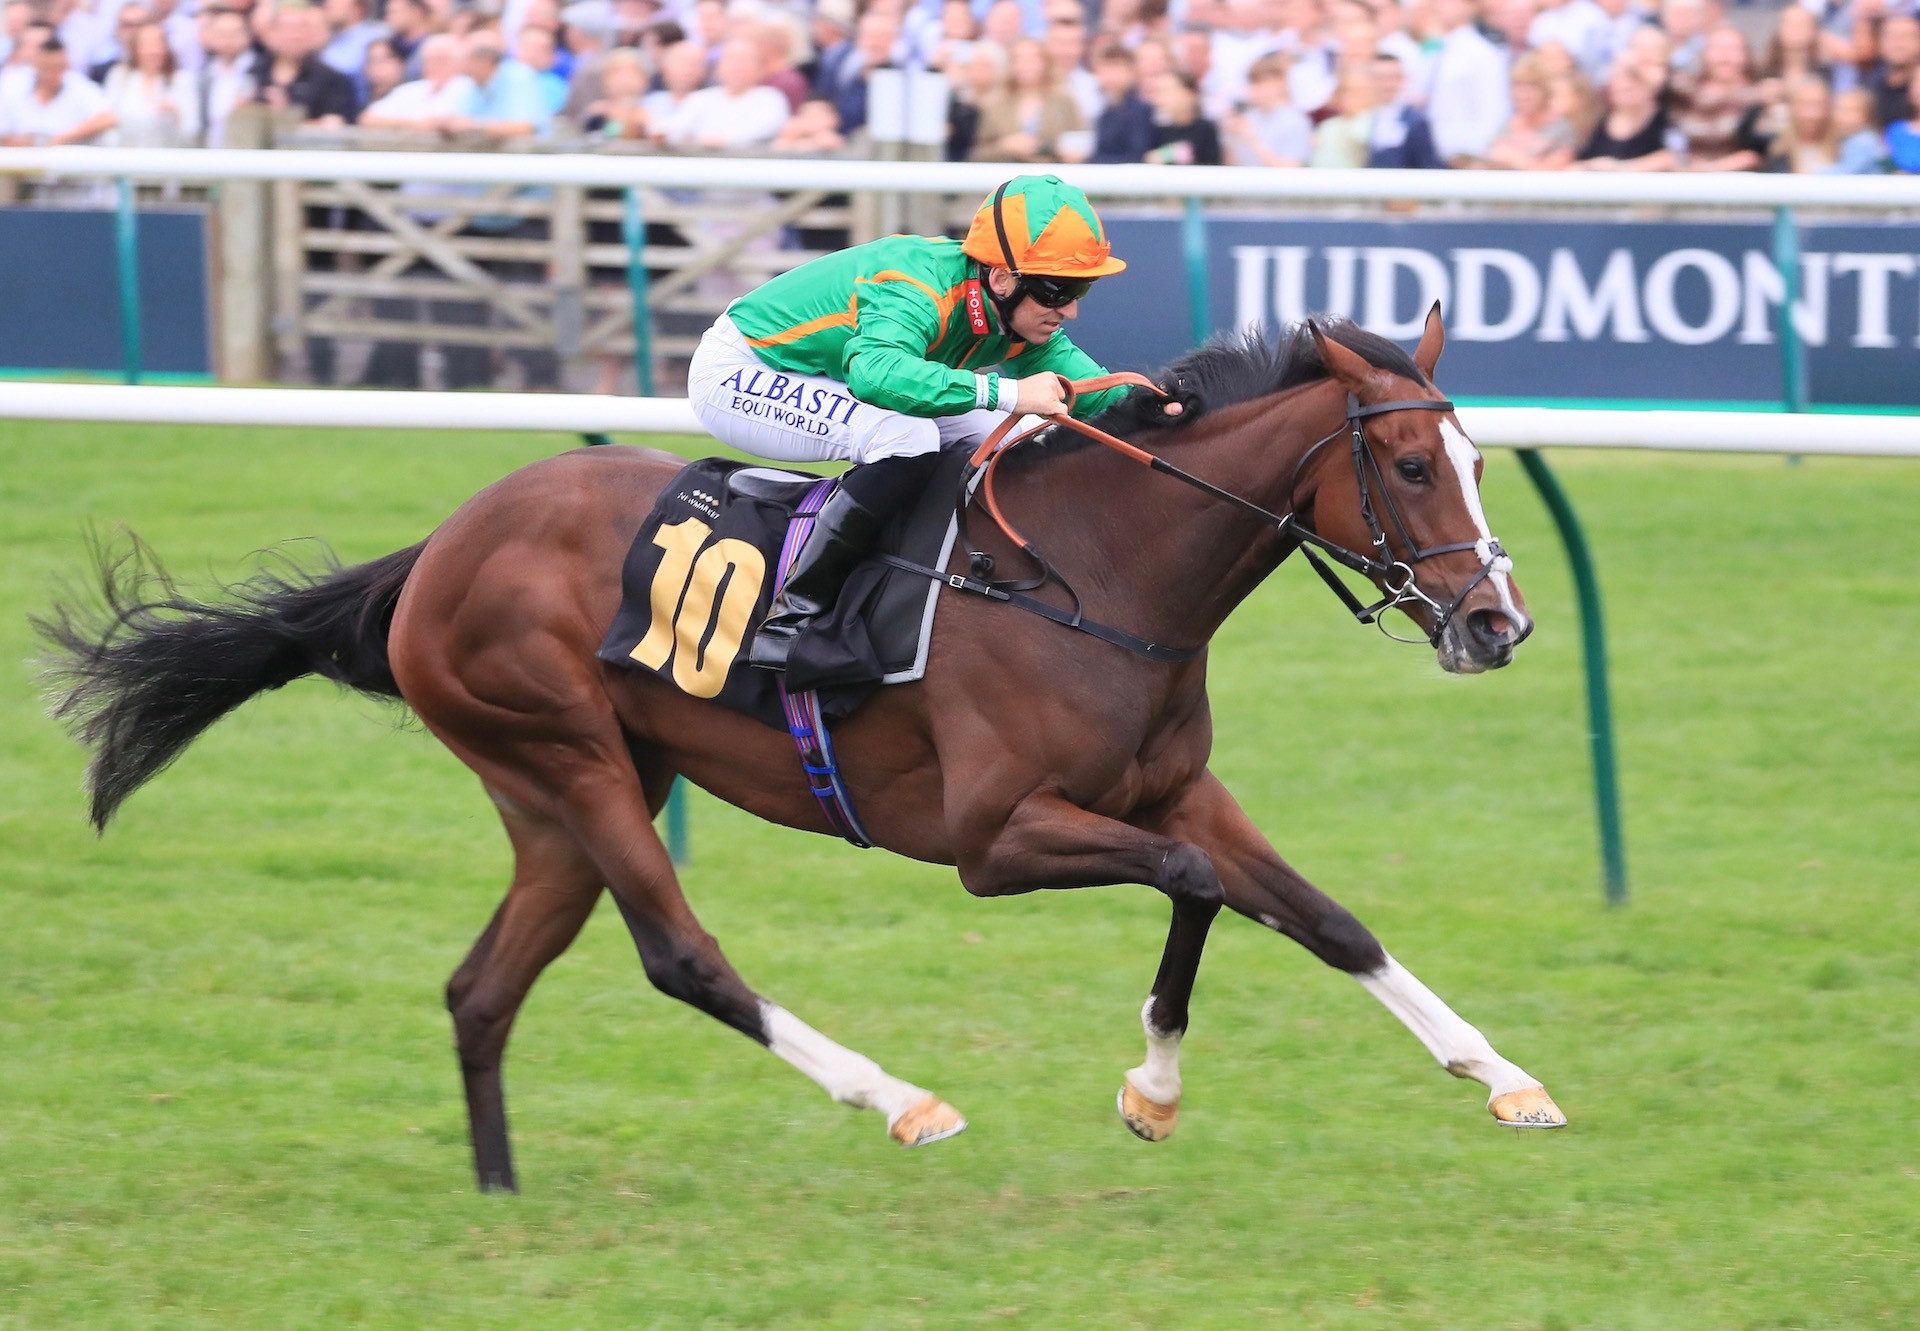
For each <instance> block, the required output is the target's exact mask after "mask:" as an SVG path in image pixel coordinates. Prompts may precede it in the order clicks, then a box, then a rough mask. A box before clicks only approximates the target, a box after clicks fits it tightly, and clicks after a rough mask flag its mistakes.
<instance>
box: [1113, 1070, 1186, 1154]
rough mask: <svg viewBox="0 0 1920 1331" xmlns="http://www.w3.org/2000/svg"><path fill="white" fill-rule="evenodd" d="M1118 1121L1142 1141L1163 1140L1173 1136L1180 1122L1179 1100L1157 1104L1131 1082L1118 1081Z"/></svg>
mask: <svg viewBox="0 0 1920 1331" xmlns="http://www.w3.org/2000/svg"><path fill="white" fill-rule="evenodd" d="M1118 1104H1119V1108H1120V1121H1121V1122H1122V1123H1124V1124H1126V1125H1127V1131H1128V1132H1131V1133H1132V1134H1133V1135H1134V1136H1136V1137H1138V1138H1139V1139H1140V1140H1141V1141H1143V1142H1163V1141H1165V1140H1166V1139H1167V1138H1169V1137H1171V1136H1173V1130H1174V1128H1175V1127H1177V1126H1178V1125H1179V1123H1180V1102H1179V1101H1178V1100H1175V1101H1174V1102H1173V1103H1172V1104H1170V1105H1163V1104H1157V1103H1155V1102H1154V1101H1152V1100H1149V1099H1147V1097H1146V1096H1144V1095H1142V1094H1140V1092H1138V1091H1136V1090H1134V1089H1133V1083H1132V1082H1130V1081H1123V1082H1121V1083H1120V1098H1119V1101H1118Z"/></svg>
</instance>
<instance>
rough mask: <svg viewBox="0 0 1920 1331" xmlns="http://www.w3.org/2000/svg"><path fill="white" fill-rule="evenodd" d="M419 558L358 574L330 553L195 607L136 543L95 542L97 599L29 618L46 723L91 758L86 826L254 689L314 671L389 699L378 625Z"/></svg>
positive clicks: (265, 573) (389, 559)
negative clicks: (63, 728) (42, 660)
mask: <svg viewBox="0 0 1920 1331" xmlns="http://www.w3.org/2000/svg"><path fill="white" fill-rule="evenodd" d="M420 549H421V547H420V546H418V545H416V546H412V547H411V548H409V549H406V550H400V551H397V552H396V553H394V554H390V555H388V556H386V557H385V558H384V559H376V560H374V561H373V562H372V563H370V564H360V565H358V566H356V567H354V568H342V567H340V565H339V563H338V561H336V560H335V559H334V558H333V556H332V555H331V554H330V553H329V554H328V555H327V557H326V565H325V567H324V568H322V569H321V570H320V571H319V572H318V573H306V572H302V571H300V570H299V569H297V568H295V567H293V566H291V565H290V564H289V565H286V566H285V567H283V568H281V569H280V570H278V571H275V570H271V569H263V570H262V571H261V572H259V573H256V574H255V575H254V576H253V577H251V578H249V579H247V580H246V581H244V582H241V583H237V584H235V585H233V586H230V587H226V588H224V589H223V592H224V595H223V596H221V597H220V598H219V599H216V600H207V601H200V600H194V599H191V598H188V597H185V596H183V595H181V593H180V591H179V589H178V588H177V587H176V586H175V585H174V582H173V580H172V578H170V577H169V576H168V575H167V573H166V570H165V569H163V568H162V567H161V566H160V564H159V563H158V561H156V560H155V559H154V558H153V556H152V554H151V553H150V552H149V551H148V550H147V549H146V548H145V547H144V546H143V545H141V544H140V543H139V541H138V540H134V541H133V542H132V543H131V546H130V548H128V549H125V550H112V549H109V548H108V547H107V546H106V545H104V544H102V543H99V542H96V543H95V546H94V552H93V553H94V564H95V570H96V575H97V579H98V585H99V588H100V592H101V603H100V604H99V605H97V606H87V605H85V604H84V603H82V604H79V605H76V604H74V603H73V601H71V600H67V601H62V602H59V603H57V604H55V606H54V607H53V610H52V612H51V613H50V614H48V615H46V616H44V617H38V616H37V617H35V618H34V620H33V627H34V629H35V630H36V631H37V632H38V633H39V634H40V636H41V637H42V638H43V639H45V640H46V642H47V643H48V645H49V647H50V648H51V651H50V652H49V653H48V654H47V657H46V665H47V682H48V685H49V696H50V701H51V704H52V710H53V715H54V716H55V717H56V718H57V719H59V720H61V721H63V722H65V723H66V725H67V727H68V729H70V730H71V731H72V732H73V734H74V737H75V738H77V739H78V740H79V741H80V742H81V743H82V744H84V745H86V746H87V747H88V748H89V749H91V750H92V751H93V761H92V763H91V765H90V766H89V768H88V771H87V785H88V789H89V790H90V792H91V793H92V796H93V809H92V817H93V825H94V826H95V827H96V828H99V829H103V830H104V829H105V827H106V825H107V820H108V819H109V818H111V817H112V816H113V813H114V810H116V809H117V808H119V807H120V803H121V801H122V800H124V799H126V797H127V796H128V795H131V794H132V793H133V792H134V791H135V790H136V789H138V788H139V787H140V786H141V785H142V784H143V783H145V782H146V781H147V780H148V778H150V777H152V776H154V775H156V774H157V773H159V772H160V771H161V770H162V769H164V768H165V767H166V766H167V764H169V763H171V762H172V761H173V760H174V759H175V758H177V757H179V756H180V753H181V751H182V750H183V749H185V748H186V747H187V745H188V744H190V743H192V742H193V740H194V739H195V738H196V737H197V736H198V735H199V734H200V732H201V731H203V730H205V729H206V728H207V727H208V726H210V725H212V724H213V723H214V722H215V721H218V720H219V719H220V718H221V717H223V716H225V715H226V714H227V713H228V712H230V711H232V710H233V709H234V708H235V707H238V706H239V705H240V704H241V703H243V702H245V701H246V700H247V699H249V698H251V697H253V695H254V694H256V693H263V692H265V691H266V690H268V689H277V688H279V687H280V686H281V685H282V684H286V683H288V682H289V681H291V680H295V679H298V678H300V677H301V676H302V675H310V674H317V675H323V676H325V677H326V678H328V679H331V680H333V681H335V682H336V683H339V684H344V685H346V686H347V687H349V688H354V689H359V690H361V691H363V692H366V693H371V694H377V695H381V696H385V697H390V698H398V697H399V696H400V689H399V687H398V685H396V684H395V683H394V679H393V671H392V669H391V668H390V667H389V666H388V664H387V629H388V626H389V625H390V624H391V623H392V620H393V608H394V605H395V603H396V602H397V601H398V600H399V599H400V589H401V588H402V587H403V586H405V585H406V581H407V575H408V574H409V573H411V572H412V571H413V566H414V563H415V561H416V560H418V559H419V557H420Z"/></svg>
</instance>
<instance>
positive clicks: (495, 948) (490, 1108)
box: [447, 801, 600, 1192]
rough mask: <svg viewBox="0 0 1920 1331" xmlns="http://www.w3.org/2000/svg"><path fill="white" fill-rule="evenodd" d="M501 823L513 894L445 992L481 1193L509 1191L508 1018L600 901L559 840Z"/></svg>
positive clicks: (534, 827) (593, 881)
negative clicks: (504, 1077) (503, 1070)
mask: <svg viewBox="0 0 1920 1331" xmlns="http://www.w3.org/2000/svg"><path fill="white" fill-rule="evenodd" d="M500 814H501V820H502V821H503V822H504V823H505V824H506V827H507V836H508V838H509V839H510V840H511V841H512V843H513V854H514V869H513V886H512V887H511V888H509V889H508V891H507V896H506V899H505V900H504V901H502V902H501V903H500V907H499V909H498V910H496V911H495V912H494V914H493V920H492V921H491V922H490V923H489V924H488V925H487V927H486V930H485V932H483V933H482V934H481V935H480V938H479V941H477V942H476V943H474V945H473V950H472V951H470V952H469V953H468V954H467V959H466V960H465V961H463V962H461V963H460V968H459V969H458V970H456V971H455V972H454V973H453V978H452V979H450V980H449V981H448V982H447V1010H448V1011H449V1012H450V1013H452V1015H453V1033H454V1047H455V1050H456V1051H457V1052H458V1054H459V1056H460V1076H461V1080H462V1081H463V1082H464V1083H465V1086H466V1093H467V1126H468V1130H469V1132H470V1134H471V1136H472V1138H473V1166H474V1173H475V1174H476V1176H477V1177H478V1180H479V1183H480V1188H481V1190H482V1191H483V1192H490V1191H494V1190H505V1191H509V1192H511V1191H513V1190H514V1187H515V1182H514V1174H513V1153H512V1148H511V1146H510V1144H509V1141H508V1136H507V1108H506V1092H505V1088H504V1087H503V1086H502V1084H501V1076H500V1064H501V1060H502V1059H503V1058H504V1056H505V1054H506V1046H507V1036H508V1034H509V1032H510V1031H511V1030H512V1028H513V1019H514V1016H515V1015H516V1014H517V1013H518V1012H519V1010H520V1005H521V1003H522V1002H524V1001H525V1000H526V996H527V991H528V990H529V989H531V988H532V987H533V982H534V981H535V980H536V979H538V978H539V975H540V972H541V971H542V970H543V969H545V968H546V966H547V963H549V962H550V961H552V960H553V959H554V958H555V957H557V956H559V955H560V954H561V953H562V952H564V951H566V950H567V947H568V945H569V944H571V943H572V942H573V940H574V938H575V937H576V936H577V935H578V934H579V932H580V926H581V925H583V924H585V923H586V920H587V916H588V915H590V914H591V913H592V911H593V903H594V902H595V901H596V900H597V899H598V898H599V896H600V875H599V871H598V870H597V869H595V868H594V866H593V863H592V861H591V860H589V859H588V858H587V857H586V855H585V854H584V853H583V852H582V851H581V849H580V847H579V846H578V845H577V844H576V843H575V842H574V840H573V838H572V837H570V836H569V835H567V833H566V832H565V831H564V830H562V829H561V828H559V827H557V826H555V825H554V824H552V823H549V822H545V821H543V820H541V819H539V818H536V817H534V816H532V815H530V814H528V813H526V812H525V811H524V810H520V809H516V808H514V807H512V806H511V805H509V804H508V803H506V802H505V801H500Z"/></svg>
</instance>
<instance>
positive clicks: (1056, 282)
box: [1020, 273, 1093, 310]
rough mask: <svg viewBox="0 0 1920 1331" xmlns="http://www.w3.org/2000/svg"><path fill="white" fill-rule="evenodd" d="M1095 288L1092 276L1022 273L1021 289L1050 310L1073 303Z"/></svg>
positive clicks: (1038, 303)
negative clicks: (1045, 275) (1055, 275)
mask: <svg viewBox="0 0 1920 1331" xmlns="http://www.w3.org/2000/svg"><path fill="white" fill-rule="evenodd" d="M1092 289H1093V279H1092V278H1091V277H1043V276H1041V275H1040V274H1038V273H1021V274H1020V291H1021V293H1022V294H1024V295H1027V296H1030V297H1032V299H1033V302H1034V304H1036V305H1040V306H1043V307H1045V308H1046V309H1049V310H1057V309H1059V308H1060V307H1061V306H1063V305H1071V304H1073V302H1075V301H1076V300H1079V299H1080V297H1082V296H1084V295H1086V294H1087V292H1088V291H1090V290H1092Z"/></svg>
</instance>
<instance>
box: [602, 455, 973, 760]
mask: <svg viewBox="0 0 1920 1331" xmlns="http://www.w3.org/2000/svg"><path fill="white" fill-rule="evenodd" d="M966 464H967V451H966V450H965V449H953V450H949V451H948V452H946V453H944V454H942V455H941V459H940V464H939V466H938V467H937V468H936V469H935V471H934V474H933V479H932V480H931V481H930V482H929V483H928V485H927V488H926V491H925V492H924V493H923V494H922V496H921V498H920V501H919V502H918V503H917V504H915V505H913V506H912V508H911V509H909V510H905V511H903V512H901V513H899V514H897V515H895V517H894V518H893V520H892V521H891V522H889V523H888V524H887V527H886V528H885V530H884V531H883V532H882V534H881V538H880V544H879V550H878V552H884V553H888V554H894V555H898V556H900V557H901V558H903V559H907V560H911V561H912V562H914V563H917V564H924V565H930V566H932V567H934V568H944V567H946V561H947V558H948V556H949V555H950V554H951V553H952V549H953V542H954V538H955V534H956V532H957V530H958V514H957V509H958V500H959V497H960V494H961V488H960V484H961V483H960V477H961V473H962V472H963V471H964V470H965V468H966ZM819 481H820V478H819V477H817V476H804V475H800V474H798V473H794V472H783V471H778V470H776V469H774V468H771V467H763V466H757V465H751V464H745V463H739V462H729V461H727V460H726V459H724V458H705V459H702V460H701V461H699V462H695V463H693V464H691V465H690V466H688V467H686V468H684V469H683V470H682V471H681V472H680V473H679V474H678V475H677V476H675V477H674V478H673V480H672V481H670V482H669V483H668V484H667V487H666V489H664V490H662V491H661V493H660V498H659V500H658V501H657V502H656V503H655V504H654V506H653V509H652V511H651V512H649V513H648V514H647V515H646V518H645V520H644V521H643V522H641V524H640V530H639V532H638V533H637V534H636V535H635V536H634V538H633V545H632V546H631V547H630V548H629V549H628V551H627V558H626V563H625V564H624V565H623V567H622V569H621V578H620V581H621V595H620V610H619V613H618V614H616V615H615V616H614V620H613V626H612V627H611V628H610V629H608V631H607V636H606V639H605V640H604V641H603V642H602V643H601V644H600V650H599V652H598V653H597V655H598V656H599V658H600V659H601V660H602V661H606V662H609V663H611V664H613V665H617V666H625V667H628V668H631V669H639V670H649V671H651V672H652V673H654V674H656V675H659V676H660V677H661V678H663V679H666V680H669V681H671V682H673V683H674V684H675V685H676V686H678V687H679V688H680V689H682V690H683V691H684V692H687V693H690V694H692V695H693V696H695V697H701V698H712V699H714V700H715V701H717V702H719V703H721V704H722V705H724V706H727V707H731V708H733V709H734V710H735V711H738V712H745V713H746V714H747V715H748V716H751V717H753V718H754V719H755V720H758V721H761V722H763V723H765V724H766V725H769V726H773V727H775V728H776V729H780V730H784V729H786V719H785V714H784V712H783V710H782V708H781V703H780V693H779V689H778V687H777V676H776V674H775V673H774V672H773V671H769V670H760V669H757V668H756V667H754V666H751V665H749V664H747V653H746V647H747V644H749V643H751V642H752V641H753V634H754V632H755V631H756V630H758V628H759V626H760V622H761V621H762V620H763V619H765V618H766V617H767V608H768V606H769V605H770V604H771V602H772V600H773V591H774V578H775V574H776V571H777V569H778V567H779V560H780V549H781V545H782V543H783V542H784V541H785V539H786V535H787V524H788V522H789V521H790V520H791V518H792V517H793V514H794V512H795V510H796V509H798V508H799V506H800V504H801V501H802V500H803V499H804V498H805V496H806V495H807V493H808V492H809V491H810V490H812V489H813V487H814V486H815V485H817V484H818V483H819ZM939 588H940V584H939V583H937V582H933V581H932V580H930V579H928V578H925V577H921V576H919V575H917V574H911V573H905V572H902V571H900V570H898V569H894V568H890V567H888V566H887V565H885V564H883V563H881V562H880V561H879V560H878V559H869V560H868V561H867V562H866V563H864V564H862V565H861V566H860V567H859V568H857V569H856V570H854V572H853V575H852V576H851V577H849V578H848V579H847V583H846V586H845V588H844V589H843V590H842V591H841V593H840V599H839V601H838V602H836V603H835V605H834V608H833V611H832V612H831V613H830V614H827V615H824V616H821V617H820V618H819V619H817V620H815V621H814V622H813V623H812V624H809V625H808V626H807V628H806V630H805V631H804V632H803V633H802V634H801V635H800V637H799V638H798V639H796V640H795V642H794V644H793V648H792V651H791V654H790V655H789V658H788V667H787V672H786V674H787V687H788V688H790V689H792V690H794V691H795V692H799V691H801V690H804V689H813V690H817V691H818V692H819V694H820V706H821V710H822V711H823V712H824V713H825V715H826V717H827V719H828V720H838V719H839V718H841V717H843V716H846V715H848V714H849V713H851V712H852V711H853V710H854V709H855V708H856V707H858V706H859V705H860V704H861V703H862V702H863V701H865V700H866V698H867V696H868V695H869V694H870V693H872V692H873V690H874V689H876V688H878V687H879V686H880V685H881V684H899V683H906V682H908V681H911V680H916V679H919V678H920V676H921V675H922V674H923V673H924V672H925V670H926V657H927V643H928V641H929V640H930V639H931V638H932V635H933V616H934V609H935V607H936V606H937V605H938V603H939Z"/></svg>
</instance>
